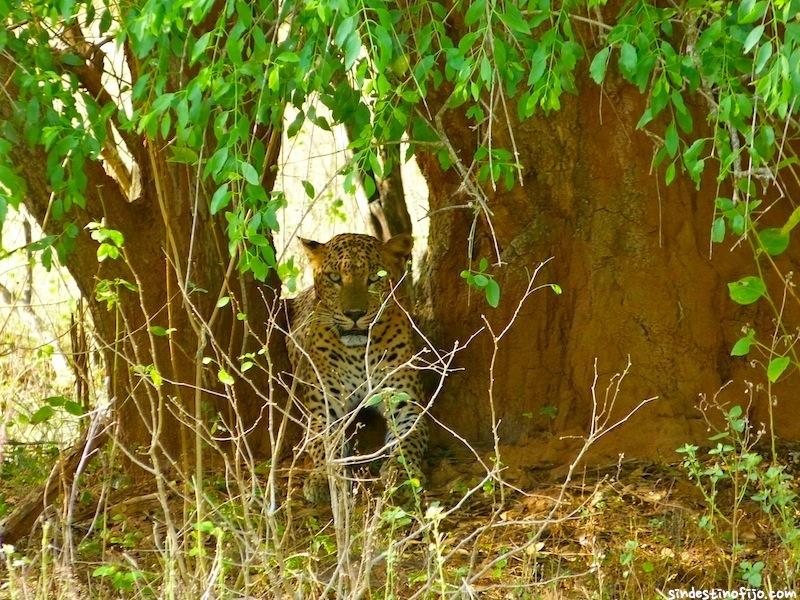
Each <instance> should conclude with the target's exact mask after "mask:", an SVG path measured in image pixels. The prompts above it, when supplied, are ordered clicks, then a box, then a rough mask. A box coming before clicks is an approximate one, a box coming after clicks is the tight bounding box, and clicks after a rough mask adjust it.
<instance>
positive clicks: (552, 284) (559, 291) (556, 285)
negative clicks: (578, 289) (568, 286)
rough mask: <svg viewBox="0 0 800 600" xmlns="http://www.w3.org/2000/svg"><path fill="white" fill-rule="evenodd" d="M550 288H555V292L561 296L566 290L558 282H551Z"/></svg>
mask: <svg viewBox="0 0 800 600" xmlns="http://www.w3.org/2000/svg"><path fill="white" fill-rule="evenodd" d="M550 289H551V290H553V293H554V294H556V295H557V296H560V295H561V294H563V293H564V290H562V289H561V286H560V285H558V284H557V283H551V284H550Z"/></svg>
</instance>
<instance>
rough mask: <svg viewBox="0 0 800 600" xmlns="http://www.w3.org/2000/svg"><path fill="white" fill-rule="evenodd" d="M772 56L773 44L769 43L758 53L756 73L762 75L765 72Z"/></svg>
mask: <svg viewBox="0 0 800 600" xmlns="http://www.w3.org/2000/svg"><path fill="white" fill-rule="evenodd" d="M771 56H772V43H771V42H767V43H766V44H763V45H762V46H761V47H760V48H759V49H758V52H757V53H756V64H755V67H754V68H755V72H756V73H761V71H763V70H764V67H765V66H766V65H767V61H769V59H770V57H771Z"/></svg>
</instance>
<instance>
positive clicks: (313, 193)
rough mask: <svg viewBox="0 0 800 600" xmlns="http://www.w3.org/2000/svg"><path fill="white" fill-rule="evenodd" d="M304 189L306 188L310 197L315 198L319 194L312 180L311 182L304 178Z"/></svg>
mask: <svg viewBox="0 0 800 600" xmlns="http://www.w3.org/2000/svg"><path fill="white" fill-rule="evenodd" d="M303 189H304V190H305V192H306V196H308V197H309V198H311V199H312V200H313V199H314V197H315V196H316V195H317V192H316V190H315V189H314V186H313V185H312V184H311V182H310V181H306V180H305V179H304V180H303Z"/></svg>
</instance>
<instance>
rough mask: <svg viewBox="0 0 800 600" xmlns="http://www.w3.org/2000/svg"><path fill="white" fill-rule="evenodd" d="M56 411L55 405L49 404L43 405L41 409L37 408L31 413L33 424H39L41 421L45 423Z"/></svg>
mask: <svg viewBox="0 0 800 600" xmlns="http://www.w3.org/2000/svg"><path fill="white" fill-rule="evenodd" d="M55 412H56V411H55V410H54V409H53V407H52V406H50V405H48V404H46V405H44V406H42V407H41V408H39V410H37V411H36V412H35V413H33V414H32V415H31V417H30V422H31V425H38V424H39V423H44V422H45V421H47V420H48V419H50V417H52V416H53V415H54V414H55Z"/></svg>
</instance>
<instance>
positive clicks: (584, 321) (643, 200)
mask: <svg viewBox="0 0 800 600" xmlns="http://www.w3.org/2000/svg"><path fill="white" fill-rule="evenodd" d="M578 87H579V90H578V93H577V95H576V96H567V97H564V98H563V108H562V109H561V110H560V111H559V112H558V113H556V114H552V115H549V116H544V115H542V116H538V117H536V118H533V119H530V120H528V121H525V122H523V123H517V122H514V123H513V125H512V126H513V131H514V138H515V141H516V144H517V146H518V150H519V154H520V161H521V163H522V173H523V182H524V186H523V187H520V186H517V187H515V188H514V189H513V190H512V191H510V192H505V191H502V192H501V191H498V192H496V193H494V192H492V191H491V190H487V194H488V195H489V198H490V202H489V207H490V209H491V210H492V211H493V212H494V216H493V217H492V225H493V229H494V233H495V234H496V242H497V245H498V246H499V249H500V252H501V259H502V261H503V263H505V264H504V266H503V267H502V268H497V267H492V268H491V271H492V273H493V274H494V276H495V277H496V278H497V280H498V282H499V283H500V286H501V289H502V300H501V303H500V306H499V307H498V308H497V309H492V308H490V307H489V306H487V305H486V303H485V301H484V300H483V298H482V297H481V295H480V294H477V293H475V292H474V291H473V292H472V293H471V294H470V293H468V288H467V287H466V285H465V284H464V281H463V280H462V279H460V278H459V273H460V271H461V270H462V269H464V268H465V265H466V264H467V259H466V257H467V253H468V239H469V235H470V228H471V224H472V219H473V213H472V211H469V210H464V209H450V210H442V209H446V208H450V207H453V206H457V205H463V204H465V203H467V202H468V201H469V200H470V198H469V197H468V195H467V194H466V193H465V192H464V191H463V188H462V187H461V183H462V180H461V177H460V176H459V175H458V173H457V171H456V169H450V170H447V171H443V170H442V169H441V168H440V166H439V163H438V161H437V160H436V158H435V157H434V156H430V155H427V156H426V155H423V156H422V157H421V158H420V163H421V167H422V171H423V174H424V175H425V176H426V178H427V181H428V184H429V187H430V205H431V206H430V209H431V213H432V216H431V222H430V240H429V249H428V252H429V256H428V261H427V263H426V265H425V266H424V268H423V275H422V277H421V282H420V290H419V291H418V296H421V299H420V306H419V309H418V313H419V315H420V316H421V318H422V320H423V325H424V328H427V329H428V330H429V331H430V332H431V334H432V337H433V340H434V342H435V343H436V344H437V345H438V346H439V347H452V343H453V341H454V340H460V341H461V342H462V343H463V342H465V341H466V340H467V339H468V338H469V336H470V335H471V334H472V333H473V332H475V331H477V330H478V329H479V328H480V327H481V326H482V324H483V323H482V321H481V319H480V315H481V314H485V315H486V316H487V318H488V321H489V323H490V324H492V326H493V328H494V329H495V330H499V329H501V328H502V327H503V326H504V325H505V324H506V323H508V322H509V321H510V320H511V319H512V314H513V312H514V310H515V308H516V304H517V302H518V300H519V299H520V297H521V296H522V294H523V292H524V290H525V288H526V285H527V283H528V279H527V273H528V272H532V271H533V269H534V268H535V267H536V265H537V264H538V263H539V262H540V261H543V260H545V259H547V258H548V257H553V258H552V260H551V261H550V262H548V263H547V265H546V266H545V268H544V269H543V270H542V272H541V273H540V274H539V283H549V282H552V283H557V284H559V285H560V286H561V288H563V295H556V294H554V293H552V292H551V291H550V290H541V291H539V292H537V293H535V294H534V295H533V296H532V297H531V298H530V299H529V300H528V301H527V302H526V303H525V304H524V306H523V308H522V310H521V312H520V313H519V315H518V317H517V318H516V320H515V323H514V325H513V327H512V328H511V330H510V332H509V333H508V335H507V336H506V337H505V338H503V340H502V341H501V342H500V346H499V354H498V359H497V364H496V367H495V371H494V389H493V402H494V408H495V410H496V414H497V419H498V420H499V421H500V423H499V427H498V433H499V436H500V441H501V443H502V444H503V445H506V446H507V447H508V449H507V452H506V454H504V455H503V458H504V460H506V461H507V462H509V463H516V464H519V465H524V466H535V465H545V464H553V463H558V464H560V463H563V462H564V461H568V460H570V459H571V458H572V456H573V454H574V450H575V439H574V438H572V439H568V438H565V437H564V436H585V435H586V433H587V432H588V430H589V425H590V421H591V418H592V396H591V387H592V381H593V378H594V363H595V360H596V361H597V369H598V372H599V380H598V384H597V386H596V387H597V394H598V401H599V402H600V403H602V402H603V397H604V395H605V392H606V388H607V387H608V385H609V380H610V377H611V376H612V375H613V374H614V373H617V372H620V371H622V370H623V369H624V368H625V366H626V364H627V361H628V357H630V361H631V363H632V366H631V369H630V372H629V374H628V375H627V376H626V378H625V380H624V382H623V384H622V387H621V392H620V394H619V397H618V400H617V403H616V406H615V408H614V411H613V415H612V420H613V419H614V418H619V417H621V416H623V415H624V414H626V413H627V412H628V411H629V410H631V409H632V408H633V407H634V406H635V405H636V404H637V403H639V402H640V401H642V400H644V399H646V398H649V397H652V396H658V400H656V401H654V402H652V403H651V404H649V405H647V406H645V407H644V408H642V409H641V410H639V411H638V412H637V414H636V415H634V416H633V417H632V418H631V419H630V421H628V422H627V423H626V424H625V425H624V426H623V427H620V428H619V429H617V430H615V431H614V432H612V433H611V434H609V435H608V436H607V437H605V438H603V439H602V440H601V443H600V444H599V445H598V446H597V447H596V448H595V450H596V453H595V454H594V456H595V457H596V459H598V460H601V459H602V460H616V457H617V455H618V453H624V454H625V456H627V457H631V456H634V457H650V458H657V457H661V458H667V459H672V460H674V459H675V458H676V457H677V455H676V454H674V450H675V449H676V448H677V447H679V446H680V445H682V444H683V443H685V442H697V441H705V440H707V437H708V435H709V434H708V433H707V424H706V422H705V421H704V420H703V419H702V416H701V414H700V413H699V412H698V411H697V410H696V408H695V407H696V405H697V403H698V399H699V395H700V394H704V395H706V396H707V397H708V398H709V399H710V398H711V397H712V396H713V395H714V394H715V393H716V392H717V391H718V390H719V389H720V388H721V387H722V386H723V385H724V384H725V383H726V382H727V381H729V380H733V384H732V385H729V386H727V387H726V388H725V392H724V393H723V394H722V395H721V396H720V398H719V399H720V400H724V401H729V402H730V404H731V405H732V404H740V405H742V406H749V411H750V412H749V414H750V417H751V419H752V422H753V423H759V422H765V423H766V422H768V421H769V403H768V402H767V398H766V394H764V393H763V392H756V393H755V394H754V396H755V398H754V399H753V404H752V405H750V396H749V395H748V393H747V390H748V386H747V385H746V383H745V382H746V381H755V382H763V381H764V375H763V372H764V369H763V367H762V366H759V367H758V369H753V368H751V367H750V366H749V364H748V361H747V360H745V359H742V358H733V357H731V356H730V354H729V353H730V348H731V346H732V345H733V343H734V341H735V340H736V339H737V338H738V337H740V335H741V327H742V325H744V324H745V323H748V322H749V323H751V324H760V325H761V329H760V331H764V332H767V331H772V329H774V325H773V324H772V323H771V318H772V314H771V313H769V312H768V307H767V306H766V305H765V303H763V302H762V303H757V304H754V305H751V306H748V307H741V306H738V305H736V304H734V303H733V302H732V301H731V300H729V298H728V296H727V289H726V283H727V282H729V281H733V280H736V279H739V278H741V277H742V276H744V275H748V274H750V273H748V272H743V269H744V270H750V269H754V266H753V258H752V255H751V253H750V250H749V249H744V248H742V246H744V245H743V244H740V245H739V247H738V248H737V249H734V250H733V251H729V249H730V244H727V245H726V246H724V247H723V246H722V245H715V247H714V251H713V255H710V250H711V244H710V227H711V221H712V218H713V212H714V198H715V193H716V182H715V179H714V174H713V173H709V172H706V174H705V178H704V180H703V182H702V186H701V189H700V191H697V190H695V188H694V185H693V184H692V183H691V182H690V181H689V180H688V178H685V179H682V178H680V176H679V178H678V179H677V181H676V182H675V183H673V184H672V185H671V186H669V187H665V185H664V183H663V169H662V170H659V171H657V172H656V171H654V172H653V173H651V172H650V171H651V169H650V163H651V158H652V156H653V143H652V141H651V140H650V139H649V138H648V137H647V135H646V134H645V133H643V132H642V131H636V129H635V124H636V122H637V120H638V119H639V117H640V115H641V113H642V111H643V109H644V107H645V99H644V98H642V96H641V95H640V94H639V93H638V92H637V91H636V90H635V89H633V88H632V87H630V86H628V85H626V84H624V83H619V82H618V83H613V82H612V83H608V82H607V83H606V86H605V89H604V90H601V89H600V88H599V87H598V86H596V85H595V84H593V83H592V82H590V81H588V79H584V80H583V81H582V82H579V85H578ZM442 100H443V99H442V98H439V102H440V106H441V102H442ZM432 102H433V106H434V108H435V107H436V103H435V102H436V101H435V100H434V99H432ZM695 114H696V117H695V123H703V122H704V114H703V111H702V110H701V109H699V107H698V109H697V110H695ZM444 115H445V116H444V119H443V123H442V125H443V130H444V131H445V132H446V133H447V135H448V137H449V139H450V142H451V143H452V145H453V147H454V149H455V151H456V152H457V153H458V154H459V155H460V157H461V159H462V160H463V161H464V162H465V164H467V165H469V163H470V161H471V157H472V156H473V154H474V151H475V148H476V143H477V134H476V133H475V132H473V131H471V130H469V129H468V128H467V127H466V126H465V125H464V123H466V120H465V119H463V118H462V117H460V116H459V115H458V114H457V113H456V112H454V111H450V112H447V113H444ZM501 129H503V128H502V127H501V126H498V127H497V128H496V129H495V132H494V137H493V145H494V146H495V147H503V148H507V149H510V148H511V147H512V141H511V139H510V138H509V137H508V134H507V132H505V136H504V137H503V134H502V133H501V132H500V131H499V130H501ZM707 171H708V170H707ZM723 195H724V194H723ZM786 204H787V203H785V202H784V203H783V205H781V206H777V207H776V208H775V209H774V213H772V214H771V215H770V218H771V219H774V224H777V225H781V224H783V223H784V222H785V218H786V216H787V214H788V211H786V210H785V209H786V208H787V207H786V206H785V205H786ZM781 213H782V214H781ZM781 219H783V220H781ZM765 226H766V224H765ZM483 256H485V257H487V258H489V259H490V260H491V261H492V262H496V260H497V259H496V256H495V254H494V242H493V241H492V236H491V232H490V230H489V228H488V227H487V226H486V220H485V218H483V217H482V218H481V219H480V220H479V225H478V227H477V231H476V239H475V247H474V253H473V257H474V260H476V261H477V259H478V258H480V257H483ZM781 259H782V260H785V261H788V260H789V259H788V258H786V259H784V258H783V257H781ZM788 264H789V263H788V262H787V263H786V265H787V266H788ZM473 265H474V264H473ZM473 268H475V267H474V266H473ZM787 270H788V269H787ZM775 289H780V288H775ZM492 348H493V345H492V342H491V338H490V336H489V335H488V334H487V333H486V332H483V333H482V334H481V335H480V336H478V338H477V339H476V340H475V341H473V342H472V344H471V345H470V346H469V347H468V349H467V350H465V351H464V352H463V353H462V354H460V355H459V358H458V360H457V361H456V363H457V366H460V367H463V368H464V371H462V372H459V373H456V374H455V375H453V376H452V377H450V379H449V380H448V383H447V386H446V388H445V392H444V395H443V397H442V398H441V399H440V400H439V401H438V402H437V404H436V405H435V407H434V413H435V415H436V416H437V417H438V418H440V419H441V420H442V421H443V422H444V423H445V424H447V425H449V426H451V427H452V428H454V429H455V430H456V431H458V432H459V433H461V434H462V435H464V436H465V437H466V438H467V440H468V441H469V442H470V443H473V444H478V445H487V444H489V443H490V442H491V440H492V428H491V427H490V422H491V414H492V410H491V406H490V397H489V394H488V392H487V389H488V387H489V378H490V373H489V370H488V364H489V362H490V358H491V353H492ZM797 380H798V377H797V376H796V375H795V376H793V377H791V378H789V382H788V383H785V384H784V383H782V384H779V385H778V386H773V388H772V389H773V391H774V393H776V394H777V397H778V398H779V399H783V401H782V402H781V401H779V402H778V404H777V406H775V407H774V411H775V414H774V421H775V423H777V424H778V429H777V433H779V434H782V435H790V436H795V437H796V436H797V435H798V434H800V426H799V425H798V423H797V420H796V419H789V418H787V417H789V415H790V414H791V411H792V410H793V409H792V407H791V406H788V405H787V402H786V400H787V399H790V398H792V397H793V395H794V394H796V392H797ZM464 407H469V409H468V410H464ZM436 440H437V441H438V442H439V443H444V444H448V445H453V441H452V437H451V436H450V434H449V433H446V432H443V431H441V430H440V432H439V435H438V436H437V437H436Z"/></svg>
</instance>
